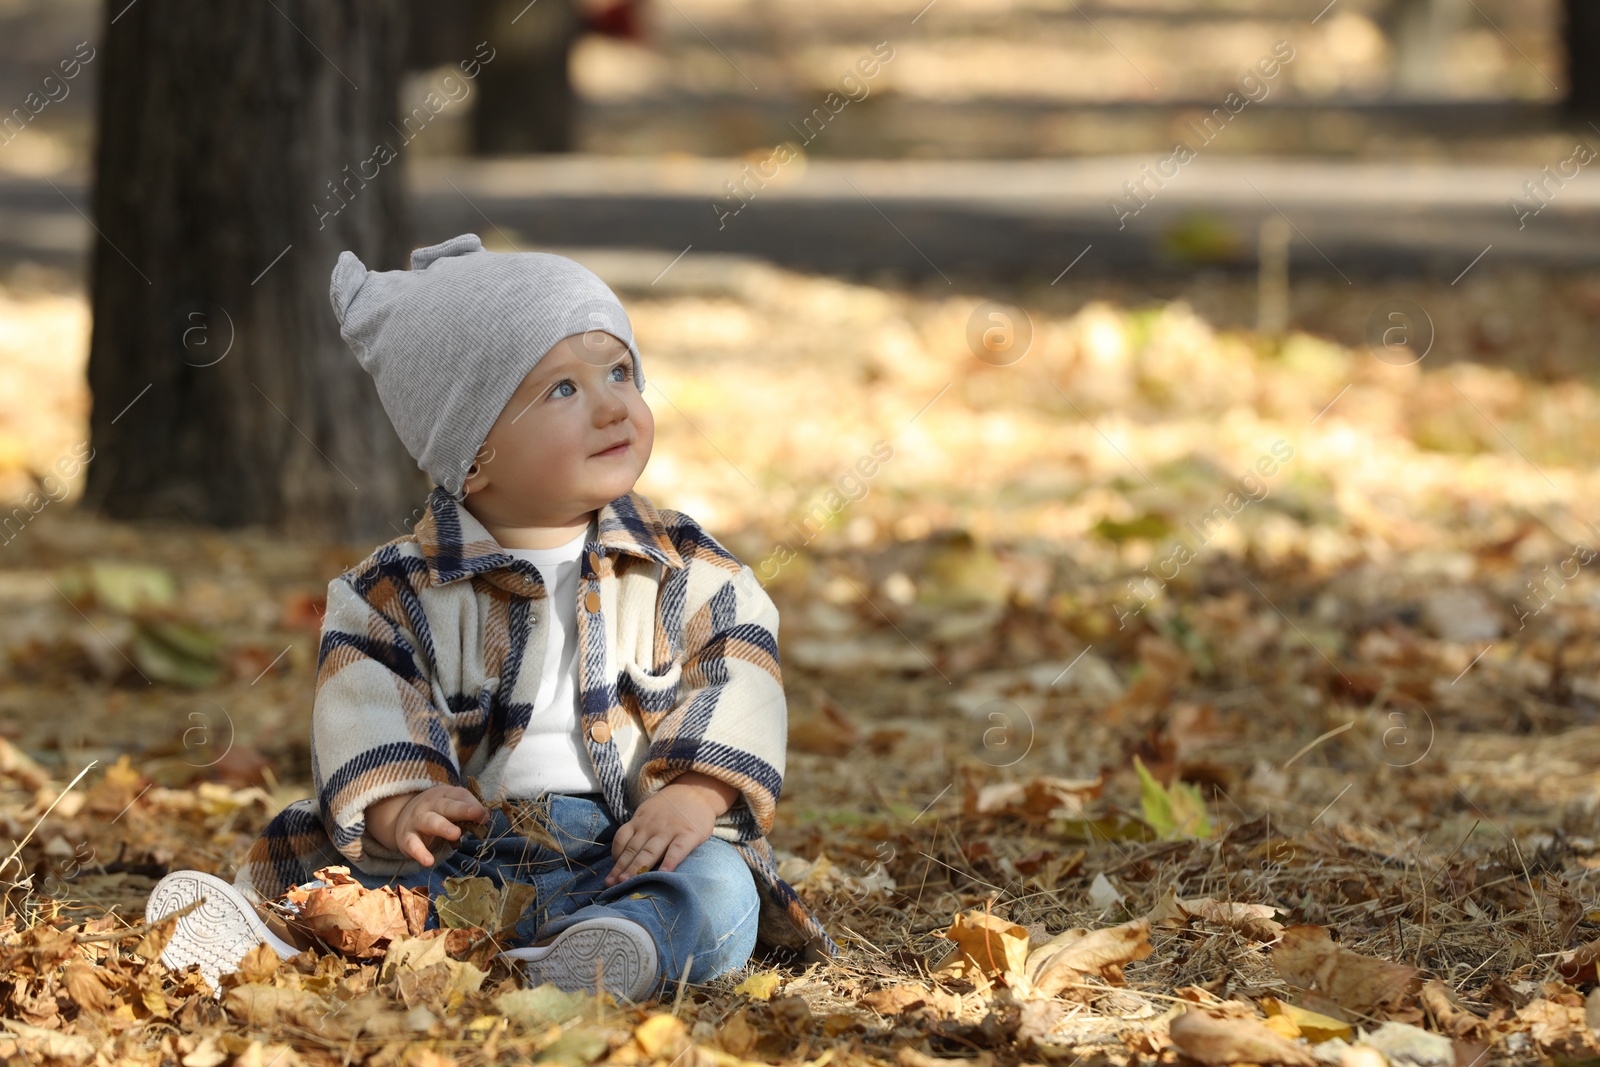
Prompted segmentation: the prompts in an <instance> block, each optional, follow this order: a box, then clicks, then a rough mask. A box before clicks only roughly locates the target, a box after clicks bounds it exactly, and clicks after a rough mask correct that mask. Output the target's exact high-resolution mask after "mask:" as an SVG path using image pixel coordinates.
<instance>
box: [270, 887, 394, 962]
mask: <svg viewBox="0 0 1600 1067" xmlns="http://www.w3.org/2000/svg"><path fill="white" fill-rule="evenodd" d="M317 877H318V878H320V879H321V880H323V881H326V882H332V883H333V884H332V885H326V886H315V887H313V888H310V889H300V888H298V887H297V888H296V889H293V890H291V891H290V892H289V893H287V894H285V899H286V900H289V901H291V902H294V903H298V905H299V909H300V911H299V914H298V915H296V916H295V918H294V919H293V920H292V922H293V923H294V925H295V926H297V927H298V928H300V929H301V930H304V931H305V932H306V933H307V934H309V935H311V936H312V937H315V938H318V939H320V940H322V941H324V942H326V943H327V944H328V945H329V946H330V947H332V948H333V949H334V950H335V951H338V952H341V953H343V954H345V955H347V956H360V957H375V956H381V955H383V953H384V948H385V946H386V945H387V944H388V942H389V941H390V940H392V939H394V938H396V937H405V936H407V934H408V933H409V929H410V928H409V925H408V922H407V910H406V909H407V907H411V908H414V907H415V898H414V895H413V894H412V893H411V892H410V891H409V890H405V889H402V888H400V887H398V886H392V885H386V886H380V887H378V888H377V889H368V888H367V887H366V886H364V885H362V884H361V883H360V882H357V881H356V880H355V879H354V878H351V877H350V873H349V868H347V867H324V868H322V870H320V871H318V872H317ZM402 901H405V902H406V904H404V905H403V904H402Z"/></svg>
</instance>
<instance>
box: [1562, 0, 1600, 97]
mask: <svg viewBox="0 0 1600 1067" xmlns="http://www.w3.org/2000/svg"><path fill="white" fill-rule="evenodd" d="M1561 7H1562V15H1563V16H1564V20H1563V23H1562V32H1561V37H1562V41H1563V43H1564V44H1565V45H1566V53H1567V100H1566V105H1567V109H1568V110H1569V111H1571V112H1574V113H1576V114H1579V115H1600V4H1597V3H1595V0H1565V2H1564V3H1563V4H1562V5H1561Z"/></svg>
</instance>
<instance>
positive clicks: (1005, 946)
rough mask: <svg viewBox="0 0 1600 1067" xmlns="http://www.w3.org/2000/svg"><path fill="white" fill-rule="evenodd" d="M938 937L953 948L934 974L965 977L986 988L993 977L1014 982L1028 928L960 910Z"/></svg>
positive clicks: (1024, 954)
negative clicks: (948, 926)
mask: <svg viewBox="0 0 1600 1067" xmlns="http://www.w3.org/2000/svg"><path fill="white" fill-rule="evenodd" d="M940 936H941V937H945V938H948V939H950V940H951V941H954V942H955V943H956V947H955V948H953V949H951V950H950V954H949V955H948V956H946V957H945V958H944V959H943V960H940V961H939V965H938V966H937V967H935V968H934V973H935V974H946V975H949V976H950V977H952V978H964V979H966V980H967V981H969V982H971V983H972V984H973V985H975V986H977V987H978V988H979V989H988V988H989V986H990V984H991V983H992V981H993V980H995V979H999V980H1001V981H1003V982H1006V983H1007V984H1013V983H1015V981H1016V979H1017V977H1018V976H1020V975H1022V973H1023V970H1024V965H1025V964H1026V962H1027V959H1028V931H1027V928H1026V927H1022V926H1018V925H1017V924H1016V923H1014V922H1008V921H1007V920H1005V919H1002V918H1000V917H998V916H996V915H991V914H989V913H987V912H981V911H964V912H961V913H960V914H958V915H957V916H956V917H955V921H954V922H952V923H951V924H950V929H948V930H946V931H945V932H944V933H943V934H941V935H940Z"/></svg>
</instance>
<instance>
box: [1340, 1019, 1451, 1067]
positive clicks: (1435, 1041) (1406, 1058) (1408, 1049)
mask: <svg viewBox="0 0 1600 1067" xmlns="http://www.w3.org/2000/svg"><path fill="white" fill-rule="evenodd" d="M1361 1041H1362V1044H1365V1045H1370V1046H1372V1047H1373V1048H1375V1049H1377V1050H1378V1051H1379V1052H1381V1053H1383V1054H1384V1056H1385V1057H1386V1058H1387V1059H1388V1060H1389V1062H1391V1063H1403V1064H1411V1065H1414V1067H1452V1065H1453V1064H1454V1063H1455V1062H1456V1049H1455V1044H1454V1043H1453V1042H1452V1041H1451V1040H1450V1039H1449V1038H1448V1037H1445V1036H1444V1035H1443V1034H1430V1033H1428V1031H1426V1030H1424V1029H1422V1028H1421V1027H1419V1026H1408V1025H1407V1024H1405V1023H1397V1022H1392V1021H1391V1022H1386V1023H1383V1024H1381V1025H1379V1026H1377V1027H1375V1028H1374V1029H1373V1030H1371V1031H1369V1032H1368V1033H1367V1035H1366V1036H1365V1037H1363V1038H1362V1039H1361Z"/></svg>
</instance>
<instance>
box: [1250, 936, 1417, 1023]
mask: <svg viewBox="0 0 1600 1067" xmlns="http://www.w3.org/2000/svg"><path fill="white" fill-rule="evenodd" d="M1272 965H1273V966H1274V967H1275V968H1277V971H1278V973H1279V974H1280V975H1282V976H1283V977H1284V979H1286V980H1287V981H1289V982H1292V983H1294V984H1295V985H1297V986H1300V987H1301V988H1303V989H1311V990H1316V991H1317V992H1319V993H1322V994H1323V995H1325V996H1327V997H1329V998H1331V999H1332V1000H1334V1001H1335V1002H1337V1003H1339V1004H1341V1005H1343V1006H1344V1007H1346V1008H1349V1009H1351V1010H1353V1011H1357V1012H1360V1013H1362V1014H1365V1015H1370V1014H1372V1012H1373V1011H1375V1010H1376V1009H1377V1008H1378V1007H1379V1006H1381V1005H1387V1004H1393V1003H1394V1002H1396V1001H1398V1000H1401V999H1402V998H1404V997H1406V996H1408V995H1409V994H1411V993H1413V992H1415V991H1416V989H1417V987H1418V986H1419V985H1420V984H1421V979H1420V972H1419V971H1418V970H1417V969H1416V968H1415V967H1409V966H1407V965H1406V964H1403V963H1390V962H1389V961H1388V960H1380V959H1378V958H1376V957H1374V956H1363V955H1361V954H1360V953H1359V952H1352V951H1350V950H1349V949H1347V948H1345V947H1344V946H1343V945H1337V944H1335V943H1334V942H1333V940H1332V938H1330V937H1329V936H1328V931H1327V930H1326V929H1325V928H1323V927H1321V926H1309V925H1305V926H1291V927H1289V928H1288V929H1286V930H1285V931H1284V932H1283V939H1282V940H1281V941H1280V942H1279V943H1278V945H1277V946H1276V947H1274V948H1273V950H1272Z"/></svg>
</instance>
